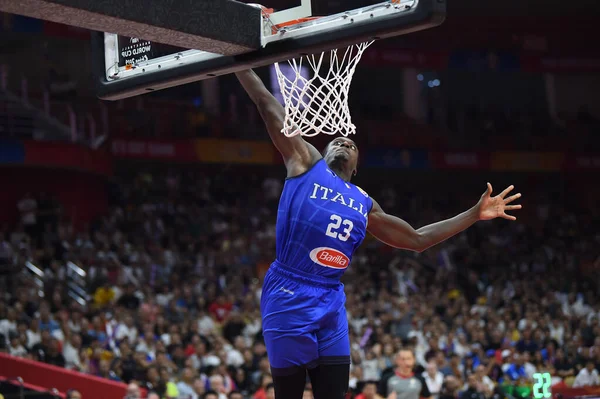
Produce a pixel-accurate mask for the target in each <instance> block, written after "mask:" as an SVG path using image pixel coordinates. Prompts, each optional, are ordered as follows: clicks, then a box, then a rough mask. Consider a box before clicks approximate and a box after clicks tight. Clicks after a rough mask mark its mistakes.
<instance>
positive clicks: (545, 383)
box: [533, 373, 552, 399]
mask: <svg viewBox="0 0 600 399" xmlns="http://www.w3.org/2000/svg"><path fill="white" fill-rule="evenodd" d="M533 380H534V381H535V384H533V397H534V398H535V399H549V398H551V397H552V394H551V393H550V384H551V382H552V376H551V375H550V373H535V374H534V375H533Z"/></svg>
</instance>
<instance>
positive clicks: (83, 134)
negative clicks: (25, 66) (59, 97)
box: [0, 65, 96, 142]
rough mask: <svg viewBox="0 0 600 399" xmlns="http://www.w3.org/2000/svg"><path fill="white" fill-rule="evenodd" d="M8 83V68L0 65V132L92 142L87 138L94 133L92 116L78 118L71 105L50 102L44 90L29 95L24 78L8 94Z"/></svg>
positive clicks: (94, 125)
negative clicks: (83, 122)
mask: <svg viewBox="0 0 600 399" xmlns="http://www.w3.org/2000/svg"><path fill="white" fill-rule="evenodd" d="M10 82H11V80H10V74H9V68H8V66H6V65H0V101H3V102H4V107H2V104H0V132H2V133H4V134H5V135H8V136H11V137H15V138H23V137H24V138H36V139H48V138H49V139H59V140H69V141H72V142H91V141H92V139H91V136H92V135H95V134H96V133H95V132H96V122H95V119H94V118H93V117H92V118H88V117H87V116H86V115H83V117H82V118H78V117H77V113H76V112H75V110H74V109H73V106H72V105H71V104H68V103H67V104H64V103H60V102H56V103H52V101H51V96H50V93H49V92H48V90H47V89H42V90H40V91H39V95H37V96H32V94H33V93H34V92H32V90H31V88H30V85H29V80H28V79H27V78H26V77H25V76H21V77H20V80H19V82H20V85H19V87H18V88H16V87H15V88H13V89H16V90H13V91H11V88H10V87H9V83H10ZM15 92H18V93H19V94H15ZM2 111H4V112H2ZM78 119H80V120H82V121H86V123H85V124H84V125H85V126H82V127H81V128H79V127H78V122H79V121H78ZM2 127H4V129H2Z"/></svg>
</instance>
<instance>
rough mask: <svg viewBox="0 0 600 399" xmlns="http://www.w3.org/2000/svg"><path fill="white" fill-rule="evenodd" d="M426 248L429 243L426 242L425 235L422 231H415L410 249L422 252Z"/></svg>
mask: <svg viewBox="0 0 600 399" xmlns="http://www.w3.org/2000/svg"><path fill="white" fill-rule="evenodd" d="M427 248H429V245H428V244H427V240H426V237H425V236H424V235H423V234H422V233H420V232H418V231H415V233H414V235H413V237H412V248H411V250H412V251H414V252H418V253H422V252H423V251H425V250H426V249H427Z"/></svg>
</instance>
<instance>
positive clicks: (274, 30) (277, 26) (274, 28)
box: [271, 17, 320, 34]
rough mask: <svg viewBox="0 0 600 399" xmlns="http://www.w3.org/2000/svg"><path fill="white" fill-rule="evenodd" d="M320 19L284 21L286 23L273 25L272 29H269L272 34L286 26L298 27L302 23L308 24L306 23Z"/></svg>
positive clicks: (309, 18) (307, 18)
mask: <svg viewBox="0 0 600 399" xmlns="http://www.w3.org/2000/svg"><path fill="white" fill-rule="evenodd" d="M319 18H320V17H306V18H298V19H292V20H291V21H286V22H282V23H280V24H277V25H274V26H273V28H272V29H271V32H273V34H275V33H277V32H279V30H281V29H282V28H285V27H287V26H294V25H298V24H301V23H303V22H308V21H314V20H315V19H319Z"/></svg>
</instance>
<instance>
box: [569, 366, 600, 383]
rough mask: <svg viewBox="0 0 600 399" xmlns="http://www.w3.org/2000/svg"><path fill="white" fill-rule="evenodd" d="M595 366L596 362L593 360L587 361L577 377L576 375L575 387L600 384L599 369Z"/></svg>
mask: <svg viewBox="0 0 600 399" xmlns="http://www.w3.org/2000/svg"><path fill="white" fill-rule="evenodd" d="M594 367H595V365H594V362H593V361H592V360H588V361H587V362H586V365H585V367H584V368H582V369H581V370H580V371H579V373H578V374H577V377H575V382H574V383H573V387H574V388H579V387H590V386H598V385H600V377H598V370H597V369H595V368H594Z"/></svg>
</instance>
